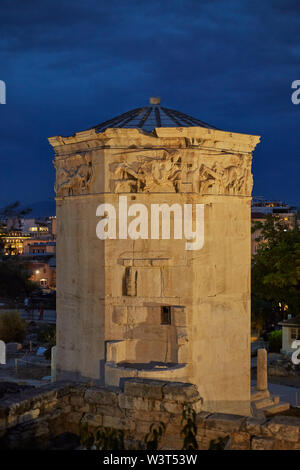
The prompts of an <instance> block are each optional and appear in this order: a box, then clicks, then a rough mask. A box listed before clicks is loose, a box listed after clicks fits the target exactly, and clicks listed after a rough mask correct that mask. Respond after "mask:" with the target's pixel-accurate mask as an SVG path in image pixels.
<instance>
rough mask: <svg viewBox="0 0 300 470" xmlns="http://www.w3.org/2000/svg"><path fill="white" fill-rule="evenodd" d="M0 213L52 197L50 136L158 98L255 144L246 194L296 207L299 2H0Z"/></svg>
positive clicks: (299, 131)
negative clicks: (3, 96) (1, 101)
mask: <svg viewBox="0 0 300 470" xmlns="http://www.w3.org/2000/svg"><path fill="white" fill-rule="evenodd" d="M0 31H1V40H0V80H4V81H5V82H6V85H7V104H6V105H0V120H1V126H0V156H1V167H0V168H1V170H0V172H1V173H0V175H1V185H0V205H1V206H3V205H4V204H6V203H9V202H12V201H15V200H21V201H22V202H24V203H27V204H29V203H31V202H35V201H43V200H47V199H49V198H51V197H53V196H54V193H53V184H54V170H53V165H52V159H53V152H52V149H51V147H50V145H49V144H48V141H47V137H49V136H53V135H59V134H60V135H71V134H73V133H74V132H76V131H79V130H83V129H86V128H88V127H91V126H93V125H96V124H98V123H100V122H101V121H103V120H106V119H108V118H111V117H114V116H116V115H117V114H120V113H123V112H125V111H128V110H129V109H131V108H135V107H139V106H143V105H144V104H148V99H149V96H161V97H162V103H163V105H164V106H166V107H170V108H173V109H178V110H180V111H182V112H185V113H187V114H190V115H192V116H195V117H198V118H199V119H201V120H203V121H206V122H209V123H211V124H213V125H215V126H216V127H218V128H221V129H224V130H231V131H235V132H244V133H249V134H258V135H261V136H262V142H261V144H260V145H259V146H258V148H257V150H256V151H255V153H254V159H253V172H254V182H255V185H254V192H253V194H255V195H263V196H265V197H267V198H279V199H283V200H286V201H287V202H290V203H294V204H298V205H299V204H300V197H299V190H298V189H299V157H300V151H299V135H300V129H299V123H300V105H298V106H295V105H293V104H292V102H291V93H292V89H291V83H292V81H293V80H296V79H300V70H299V68H300V67H299V63H300V60H299V54H300V2H299V0H249V1H248V0H222V1H221V0H207V1H203V0H182V1H180V0H165V1H162V0H159V1H157V0H151V1H146V0H126V1H125V0H109V1H104V0H85V1H82V0H80V1H79V0H60V1H59V0H44V1H40V0H26V1H25V0H1V4H0Z"/></svg>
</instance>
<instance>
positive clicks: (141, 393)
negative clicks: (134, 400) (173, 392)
mask: <svg viewBox="0 0 300 470" xmlns="http://www.w3.org/2000/svg"><path fill="white" fill-rule="evenodd" d="M164 385H165V382H162V381H159V380H146V379H145V380H143V379H134V380H126V381H125V383H124V393H125V394H126V395H131V396H135V397H142V398H153V399H156V400H162V398H163V392H162V390H163V386H164Z"/></svg>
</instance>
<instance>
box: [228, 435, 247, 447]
mask: <svg viewBox="0 0 300 470" xmlns="http://www.w3.org/2000/svg"><path fill="white" fill-rule="evenodd" d="M250 437H251V436H250V434H249V433H247V432H234V433H233V434H231V436H230V439H231V440H230V448H231V449H232V450H250Z"/></svg>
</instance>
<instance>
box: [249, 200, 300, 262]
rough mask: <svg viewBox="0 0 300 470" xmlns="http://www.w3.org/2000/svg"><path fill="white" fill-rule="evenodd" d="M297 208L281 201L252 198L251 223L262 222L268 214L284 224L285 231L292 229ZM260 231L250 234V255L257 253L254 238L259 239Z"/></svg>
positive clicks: (256, 244)
mask: <svg viewBox="0 0 300 470" xmlns="http://www.w3.org/2000/svg"><path fill="white" fill-rule="evenodd" d="M296 213H297V208H296V207H295V206H290V205H289V204H286V203H284V202H281V201H276V200H275V201H267V200H265V199H264V198H263V197H254V198H253V199H252V203H251V221H252V224H253V223H255V222H264V221H265V220H266V216H267V215H268V214H273V215H276V216H278V217H279V218H280V219H281V220H282V221H284V222H285V223H286V226H287V229H293V228H294V227H295V224H296ZM259 235H260V230H256V231H255V232H253V233H252V234H251V254H252V255H254V254H255V253H256V252H257V246H258V242H257V241H256V238H257V237H259Z"/></svg>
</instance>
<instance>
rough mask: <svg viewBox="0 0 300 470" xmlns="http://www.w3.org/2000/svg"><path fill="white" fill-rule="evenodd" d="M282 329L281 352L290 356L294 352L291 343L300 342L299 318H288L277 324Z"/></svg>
mask: <svg viewBox="0 0 300 470" xmlns="http://www.w3.org/2000/svg"><path fill="white" fill-rule="evenodd" d="M279 325H280V326H281V327H282V349H281V352H282V353H285V354H290V353H292V352H294V351H295V350H296V348H292V345H293V342H294V341H296V340H300V318H289V319H287V320H283V321H282V322H280V323H279Z"/></svg>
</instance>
